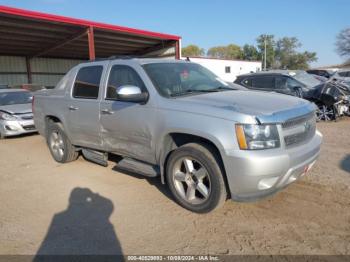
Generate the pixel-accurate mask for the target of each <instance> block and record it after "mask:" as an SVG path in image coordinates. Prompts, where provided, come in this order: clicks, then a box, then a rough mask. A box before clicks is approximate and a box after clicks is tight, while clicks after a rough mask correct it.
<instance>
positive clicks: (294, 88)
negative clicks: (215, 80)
mask: <svg viewBox="0 0 350 262" xmlns="http://www.w3.org/2000/svg"><path fill="white" fill-rule="evenodd" d="M235 83H236V84H239V85H242V86H244V87H246V88H248V89H253V90H259V91H267V92H276V93H282V94H286V95H292V96H297V97H300V98H304V99H306V100H309V101H311V102H314V103H315V104H316V105H317V108H318V109H317V120H318V121H321V120H324V121H329V120H336V119H337V118H338V117H339V116H344V115H349V112H350V109H349V93H350V90H349V86H348V85H346V84H345V83H340V82H339V81H332V80H330V81H326V82H323V81H320V80H318V79H316V78H315V77H313V76H312V75H310V74H308V73H306V72H305V71H303V70H271V71H265V72H259V73H252V74H245V75H240V76H238V77H237V79H236V81H235Z"/></svg>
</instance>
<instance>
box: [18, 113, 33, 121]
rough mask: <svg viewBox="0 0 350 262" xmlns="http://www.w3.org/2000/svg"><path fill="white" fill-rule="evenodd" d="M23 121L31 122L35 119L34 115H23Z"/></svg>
mask: <svg viewBox="0 0 350 262" xmlns="http://www.w3.org/2000/svg"><path fill="white" fill-rule="evenodd" d="M21 119H23V120H31V119H33V114H27V115H21Z"/></svg>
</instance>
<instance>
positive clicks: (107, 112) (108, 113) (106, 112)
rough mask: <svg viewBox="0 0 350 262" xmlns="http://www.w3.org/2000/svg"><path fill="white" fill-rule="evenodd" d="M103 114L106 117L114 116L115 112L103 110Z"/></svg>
mask: <svg viewBox="0 0 350 262" xmlns="http://www.w3.org/2000/svg"><path fill="white" fill-rule="evenodd" d="M101 113H102V114H104V115H113V114H114V112H113V111H110V110H109V109H102V110H101Z"/></svg>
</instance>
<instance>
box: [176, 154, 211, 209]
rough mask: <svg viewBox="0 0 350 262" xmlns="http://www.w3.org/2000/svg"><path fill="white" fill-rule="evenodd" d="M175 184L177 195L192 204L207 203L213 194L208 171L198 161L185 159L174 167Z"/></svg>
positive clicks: (178, 161)
mask: <svg viewBox="0 0 350 262" xmlns="http://www.w3.org/2000/svg"><path fill="white" fill-rule="evenodd" d="M172 174H173V182H174V185H175V189H176V191H177V193H178V194H179V195H180V196H181V198H182V199H184V200H185V201H186V202H188V203H190V204H195V205H197V204H201V203H203V202H205V201H206V200H207V199H208V198H209V195H210V193H211V183H210V177H209V174H208V171H207V169H206V168H205V167H204V166H203V165H202V164H201V163H200V162H199V161H197V160H195V159H193V158H190V157H183V158H180V159H179V160H177V161H176V162H175V164H174V167H173V172H172Z"/></svg>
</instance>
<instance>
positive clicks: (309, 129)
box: [282, 113, 316, 147]
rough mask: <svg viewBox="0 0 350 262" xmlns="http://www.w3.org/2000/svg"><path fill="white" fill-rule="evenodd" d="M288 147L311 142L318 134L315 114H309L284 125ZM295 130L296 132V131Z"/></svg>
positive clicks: (285, 141)
mask: <svg viewBox="0 0 350 262" xmlns="http://www.w3.org/2000/svg"><path fill="white" fill-rule="evenodd" d="M282 129H283V132H284V133H285V135H284V143H285V145H286V147H290V146H293V145H298V144H301V143H303V142H305V141H308V140H310V139H311V138H312V137H313V136H314V135H315V132H316V117H315V114H314V113H312V114H308V115H305V116H302V117H299V118H295V119H291V120H288V121H286V122H285V123H283V124H282ZM294 130H295V131H294Z"/></svg>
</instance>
